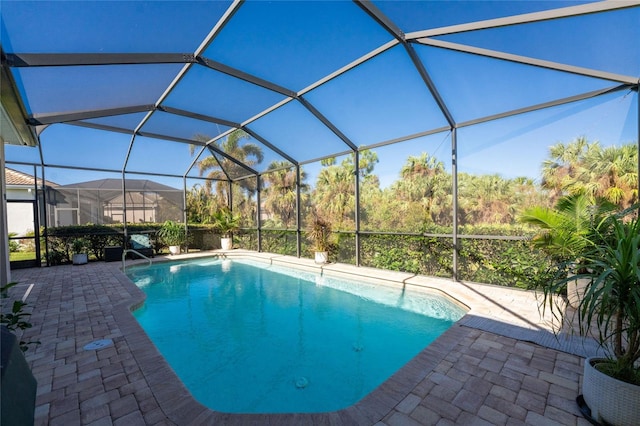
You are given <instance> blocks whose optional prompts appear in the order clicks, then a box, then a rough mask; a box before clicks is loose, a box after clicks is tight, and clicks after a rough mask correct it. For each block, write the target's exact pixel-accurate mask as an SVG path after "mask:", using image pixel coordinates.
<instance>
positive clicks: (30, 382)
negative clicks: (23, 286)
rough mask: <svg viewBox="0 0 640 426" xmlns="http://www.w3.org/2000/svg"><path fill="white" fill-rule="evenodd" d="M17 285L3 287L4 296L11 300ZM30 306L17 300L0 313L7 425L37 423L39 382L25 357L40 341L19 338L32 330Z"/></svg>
mask: <svg viewBox="0 0 640 426" xmlns="http://www.w3.org/2000/svg"><path fill="white" fill-rule="evenodd" d="M16 284H17V283H16V282H11V283H8V284H7V285H5V286H3V287H0V297H1V298H2V299H5V298H7V297H8V293H7V292H8V290H9V289H10V288H11V287H13V286H15V285H16ZM26 306H27V303H25V302H23V301H21V300H14V301H13V303H12V304H11V308H10V309H4V308H5V306H4V304H3V309H2V312H1V313H0V325H1V326H0V336H1V339H2V340H1V342H0V352H1V355H2V356H1V358H2V359H1V362H0V370H2V371H1V374H0V377H2V380H1V383H0V393H1V399H0V407H1V413H0V418H1V419H2V423H3V424H4V423H5V422H6V424H16V425H18V424H20V425H23V424H24V425H26V424H33V418H34V410H35V406H36V389H37V386H38V384H37V382H36V379H35V378H34V377H33V374H32V372H31V370H30V369H29V365H28V364H27V361H26V359H25V357H24V354H23V352H25V351H26V350H27V349H28V347H29V345H37V344H39V343H40V342H37V341H24V340H21V339H18V338H17V337H16V332H17V331H18V330H20V331H24V330H26V329H28V328H31V323H30V322H29V321H27V318H28V317H29V315H30V314H29V313H27V312H24V308H25V307H26Z"/></svg>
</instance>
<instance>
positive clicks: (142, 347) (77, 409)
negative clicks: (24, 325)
mask: <svg viewBox="0 0 640 426" xmlns="http://www.w3.org/2000/svg"><path fill="white" fill-rule="evenodd" d="M243 255H247V253H244V254H243ZM249 255H251V254H249ZM253 256H254V257H255V258H264V259H271V261H273V259H275V258H277V259H279V261H280V262H284V263H287V262H288V263H293V262H294V261H300V260H298V259H295V258H287V257H283V256H273V255H271V256H272V257H269V255H262V254H254V255H253ZM290 259H293V260H290ZM302 262H303V263H304V260H302ZM119 266H120V263H118V262H115V263H104V262H96V263H90V264H89V265H84V266H71V265H69V266H58V267H51V268H38V269H26V270H18V271H13V272H12V273H13V279H14V280H16V281H19V282H20V283H21V285H20V286H18V287H16V288H14V289H13V290H12V291H15V292H19V291H20V289H21V288H22V289H23V288H24V286H23V284H34V287H33V289H32V291H31V294H30V295H29V298H28V300H27V302H28V303H29V305H30V309H32V313H33V314H32V317H31V322H32V323H33V324H34V326H33V328H32V329H29V330H27V331H26V332H25V336H24V337H26V338H28V339H37V340H40V341H41V344H40V345H38V346H37V347H35V348H32V349H30V350H29V351H28V352H27V360H28V362H29V363H30V365H31V368H32V371H33V372H34V375H35V377H36V380H37V381H38V391H37V401H36V404H37V406H36V411H35V417H36V422H35V423H36V425H56V424H64V425H71V424H83V425H135V424H140V425H143V424H166V425H189V424H193V425H198V424H229V425H234V424H257V425H260V424H265V425H266V424H334V425H339V424H345V425H350V424H362V425H367V424H370V425H378V426H393V425H453V424H477V425H483V424H494V425H520V424H544V425H550V424H577V425H583V424H587V422H586V421H585V420H584V419H583V418H582V417H581V416H580V413H579V411H578V410H577V407H576V404H575V397H576V395H577V392H578V390H579V381H580V379H581V374H582V365H583V359H582V358H580V357H578V356H575V355H571V354H567V353H563V352H559V351H557V350H554V349H549V348H545V347H542V346H539V345H536V344H534V343H530V342H524V341H519V340H518V339H515V338H512V337H507V336H505V335H501V333H494V332H491V331H487V330H479V329H475V328H472V327H469V326H465V325H463V324H465V322H464V321H462V322H461V323H459V324H456V325H454V326H453V327H452V328H451V329H449V330H448V331H447V332H445V333H444V334H443V335H442V336H441V337H440V338H439V339H437V340H436V341H435V342H434V343H433V344H431V345H430V346H429V347H427V348H426V349H425V350H424V351H423V352H422V353H421V354H419V355H418V356H417V357H416V358H414V359H413V360H412V361H411V362H409V363H408V364H407V365H406V366H405V367H404V368H403V369H401V370H400V371H398V372H397V373H396V374H395V375H394V376H393V377H391V378H390V379H389V380H388V381H387V382H385V383H384V384H383V385H381V386H380V387H379V388H378V389H377V390H376V391H374V392H372V393H371V394H370V395H367V396H366V397H365V398H363V400H362V401H360V402H359V403H358V404H356V405H354V406H352V407H349V408H347V409H344V410H341V411H338V412H334V413H321V414H278V415H230V414H225V413H218V412H215V411H212V410H209V409H207V408H206V407H203V406H202V405H200V404H199V403H198V402H196V401H195V400H194V399H193V398H192V397H191V396H190V394H189V393H188V391H187V390H186V389H185V388H184V386H183V385H182V383H181V382H180V381H179V380H178V378H177V376H176V375H175V374H174V373H173V371H172V370H171V368H170V367H169V366H168V365H167V364H166V362H165V361H164V358H162V356H161V355H160V354H159V353H158V351H157V349H156V348H155V346H154V345H153V344H152V343H151V341H150V340H149V338H148V337H147V336H146V334H145V333H144V332H143V331H142V329H141V328H140V327H139V325H138V324H137V322H136V321H135V319H134V318H133V316H132V315H131V314H130V309H131V308H132V307H135V306H139V305H140V304H141V303H142V302H143V300H144V295H143V294H142V292H141V291H140V290H139V289H137V288H136V287H135V286H134V285H133V284H132V283H131V282H130V281H129V280H128V279H127V278H126V277H125V276H124V275H123V274H122V273H121V272H120V270H119ZM306 266H307V267H309V268H313V267H314V266H313V265H312V263H311V262H309V264H308V265H306ZM331 269H333V270H335V271H338V270H340V268H339V267H338V266H335V265H332V267H331ZM327 270H328V269H327ZM345 270H346V268H345ZM350 273H352V272H350ZM385 274H386V275H389V276H391V274H387V273H385ZM403 279H405V280H408V281H413V282H420V283H422V282H426V280H427V279H426V278H423V277H415V276H412V275H410V274H404V275H403ZM429 285H430V286H434V285H435V284H434V283H433V282H431V284H429ZM455 285H456V283H451V282H447V284H446V287H447V292H450V291H452V292H455V293H456V294H455V296H456V298H458V300H461V301H463V303H465V304H467V305H470V306H471V307H472V309H471V311H470V312H471V313H472V314H474V315H482V313H483V312H485V313H486V314H487V315H488V316H490V315H493V318H496V319H502V320H503V321H505V322H508V321H509V320H508V319H506V318H505V317H504V315H506V316H509V315H515V314H514V312H513V311H511V309H514V307H515V306H518V304H522V303H523V302H522V300H525V299H526V297H531V296H530V295H527V293H526V292H513V291H512V290H506V291H507V293H506V294H507V296H504V297H505V298H504V299H500V297H502V296H500V295H499V289H495V288H489V289H487V290H486V292H487V294H489V293H491V294H492V295H497V296H495V299H492V301H487V300H484V299H488V298H487V297H486V295H485V297H483V302H482V303H479V304H480V306H476V305H474V303H475V302H474V300H475V299H473V298H472V297H470V296H469V298H467V299H465V294H466V293H465V292H466V291H468V290H469V289H471V290H473V291H472V293H474V292H475V293H478V291H476V290H475V288H472V287H471V286H470V285H466V284H464V285H462V284H461V286H464V287H465V288H461V289H457V290H455ZM451 288H454V290H450V289H451ZM12 296H14V294H13V293H12ZM20 296H21V295H18V297H20ZM476 297H477V296H476ZM492 297H493V296H492ZM516 299H517V300H516ZM514 300H516V302H513V301H514ZM501 303H504V304H505V306H500V304H501ZM508 303H511V305H510V306H509V305H508ZM518 307H519V306H518ZM483 309H485V311H483ZM533 312H536V313H537V307H535V306H534V307H533V308H531V309H530V312H528V313H520V312H518V313H517V317H518V319H517V321H515V322H514V323H513V324H514V326H515V327H520V326H522V327H527V328H528V330H532V329H536V328H537V327H540V324H541V320H540V319H539V317H538V318H537V319H536V318H533V315H534V314H533ZM501 315H502V316H501ZM468 316H469V315H468ZM468 316H467V317H468ZM105 338H106V339H112V340H113V345H112V346H110V347H106V348H103V349H99V350H84V349H83V348H84V346H85V345H86V344H88V343H90V342H92V341H94V340H97V339H105Z"/></svg>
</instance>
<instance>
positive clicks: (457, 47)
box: [417, 38, 638, 84]
mask: <svg viewBox="0 0 640 426" xmlns="http://www.w3.org/2000/svg"><path fill="white" fill-rule="evenodd" d="M417 41H418V43H420V44H424V45H427V46H433V47H439V48H443V49H448V50H454V51H457V52H463V53H469V54H472V55H478V56H484V57H487V58H494V59H500V60H503V61H509V62H515V63H519V64H524V65H531V66H534V67H538V68H545V69H550V70H554V71H562V72H567V73H571V74H576V75H583V76H586V77H593V78H599V79H603V80H611V81H617V82H619V83H625V84H635V83H637V81H638V78H637V77H632V76H627V75H622V74H615V73H611V72H605V71H599V70H595V69H591V68H584V67H577V66H573V65H567V64H562V63H559V62H552V61H545V60H542V59H536V58H531V57H528V56H521V55H514V54H511V53H504V52H499V51H496V50H490V49H483V48H480V47H473V46H468V45H465V44H459V43H452V42H449V41H443V40H436V39H430V38H421V39H418V40H417Z"/></svg>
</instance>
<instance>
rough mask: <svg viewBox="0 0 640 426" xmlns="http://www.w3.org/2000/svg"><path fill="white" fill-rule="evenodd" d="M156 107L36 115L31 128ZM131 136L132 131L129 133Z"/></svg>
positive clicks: (31, 121) (150, 109)
mask: <svg viewBox="0 0 640 426" xmlns="http://www.w3.org/2000/svg"><path fill="white" fill-rule="evenodd" d="M154 108H155V106H154V105H135V106H129V107H122V108H110V109H94V110H85V111H75V112H70V113H61V114H34V115H33V116H32V117H30V118H29V120H28V121H29V124H30V125H31V126H41V125H46V124H54V123H66V122H69V121H81V120H90V119H92V118H102V117H111V116H114V115H123V114H134V113H136V112H148V111H153V109H154ZM128 133H129V134H131V130H129V131H128Z"/></svg>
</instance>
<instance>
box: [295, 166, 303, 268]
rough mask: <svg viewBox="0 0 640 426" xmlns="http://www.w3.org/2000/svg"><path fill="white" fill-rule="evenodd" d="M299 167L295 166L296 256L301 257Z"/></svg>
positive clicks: (300, 183)
mask: <svg viewBox="0 0 640 426" xmlns="http://www.w3.org/2000/svg"><path fill="white" fill-rule="evenodd" d="M301 180H302V179H301V173H300V165H298V164H296V256H298V257H300V256H302V230H301V226H302V212H301V209H302V198H301V196H300V188H301V186H302V182H301Z"/></svg>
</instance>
